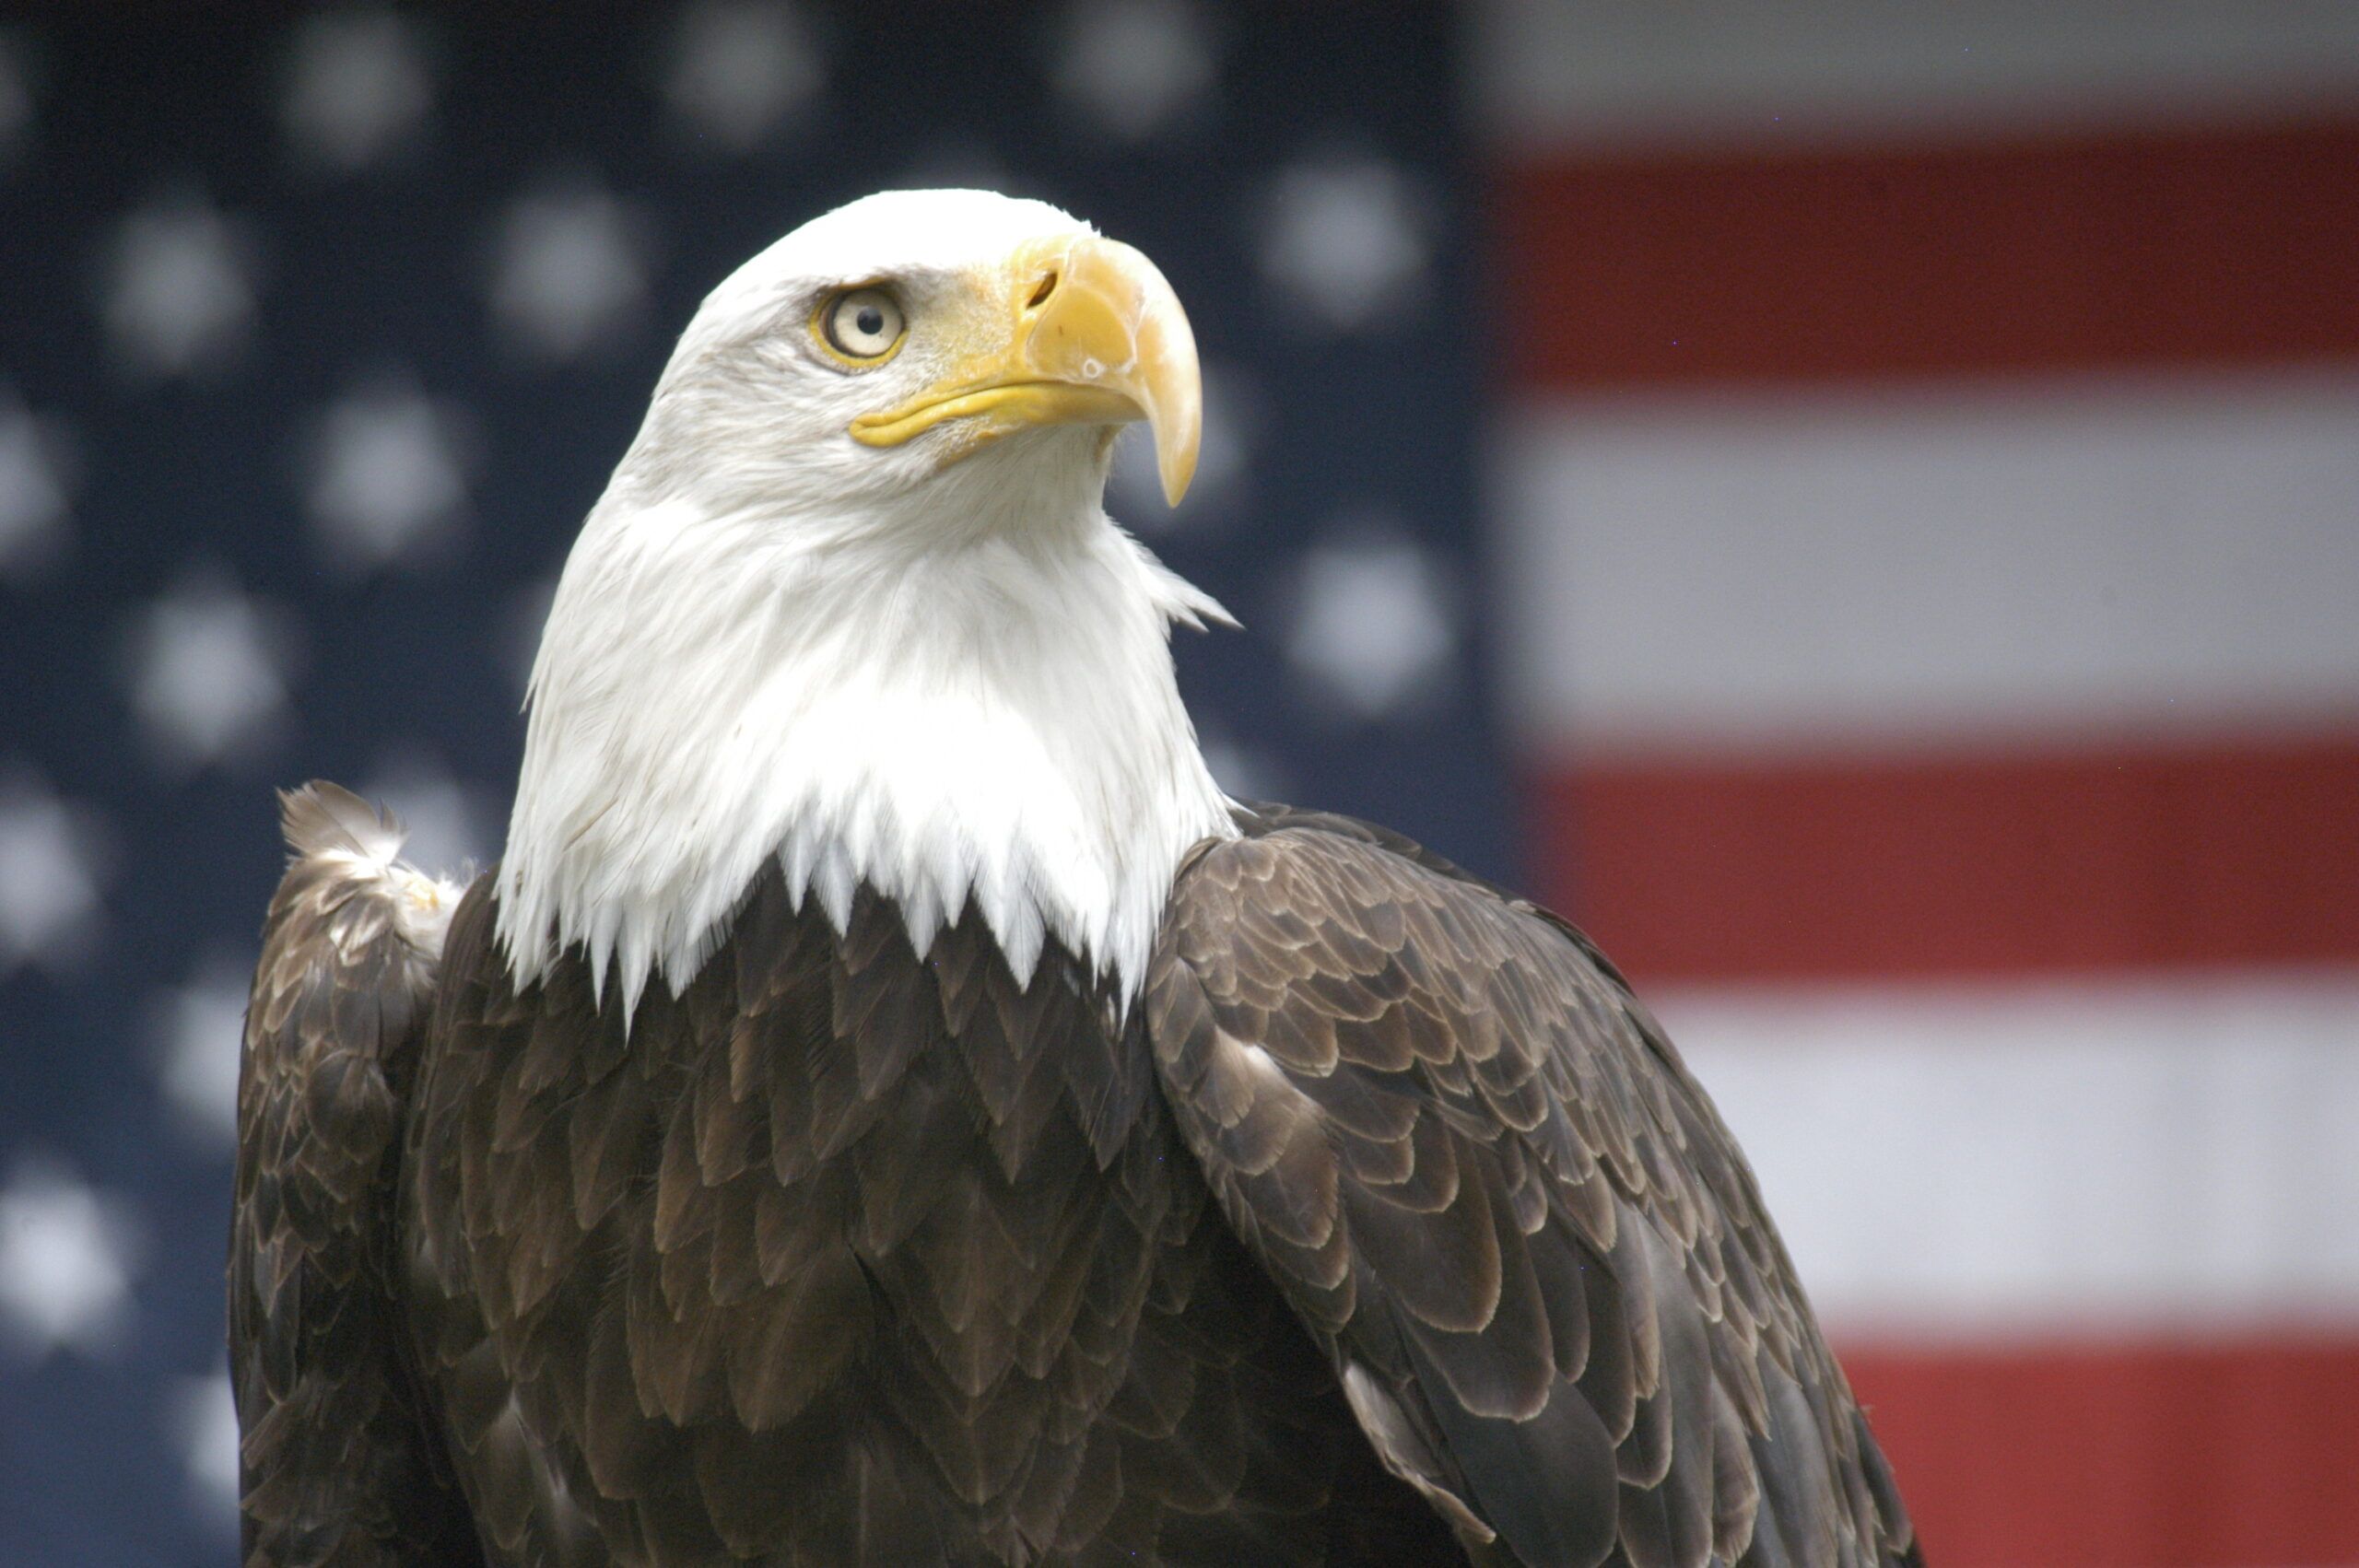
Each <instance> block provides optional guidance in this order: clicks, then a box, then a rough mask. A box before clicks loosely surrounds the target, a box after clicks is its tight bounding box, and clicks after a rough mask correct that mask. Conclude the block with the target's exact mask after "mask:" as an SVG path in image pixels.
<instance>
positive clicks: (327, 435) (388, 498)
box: [307, 376, 467, 575]
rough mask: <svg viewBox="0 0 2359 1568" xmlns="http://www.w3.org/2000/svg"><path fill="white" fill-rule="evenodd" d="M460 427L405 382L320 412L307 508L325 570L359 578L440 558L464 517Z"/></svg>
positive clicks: (365, 389)
mask: <svg viewBox="0 0 2359 1568" xmlns="http://www.w3.org/2000/svg"><path fill="white" fill-rule="evenodd" d="M463 427H464V421H463V420H462V419H461V418H460V417H459V416H458V415H456V413H455V412H454V411H453V410H452V409H451V408H450V406H449V405H448V404H437V403H434V402H432V401H430V400H428V398H427V397H426V396H425V395H424V394H423V393H422V392H419V391H418V389H417V385H416V383H415V382H413V381H412V380H409V379H408V378H407V377H405V376H388V377H385V378H382V379H381V380H375V381H371V382H369V383H368V384H365V385H363V386H360V387H358V388H356V389H355V390H354V391H352V392H348V393H346V395H345V396H344V397H343V398H341V399H339V400H338V401H337V402H336V403H335V404H334V405H333V406H332V407H330V408H329V409H328V411H327V413H326V414H325V415H323V417H322V419H321V421H320V430H319V435H318V439H316V441H315V442H314V443H313V447H312V453H311V485H310V487H309V491H308V495H307V500H308V502H309V505H310V509H311V523H312V527H313V530H314V531H315V532H316V533H317V535H318V537H319V541H320V544H321V547H322V549H323V551H324V552H325V554H326V556H327V557H328V560H329V561H330V562H331V563H332V564H333V565H334V566H335V567H337V568H339V569H341V570H343V571H345V572H347V573H351V574H355V575H358V574H360V573H365V572H369V571H373V570H375V569H376V568H380V567H385V566H394V565H417V564H421V563H422V562H423V561H425V560H428V559H430V558H432V557H434V556H437V555H438V554H441V553H445V552H446V551H447V549H448V547H449V546H450V545H451V544H453V543H454V542H455V541H456V539H457V537H458V533H459V524H460V522H461V521H462V519H463V517H464V512H465V509H466V501H467V481H466V465H465V462H464V443H463V441H462V439H461V431H462V429H463Z"/></svg>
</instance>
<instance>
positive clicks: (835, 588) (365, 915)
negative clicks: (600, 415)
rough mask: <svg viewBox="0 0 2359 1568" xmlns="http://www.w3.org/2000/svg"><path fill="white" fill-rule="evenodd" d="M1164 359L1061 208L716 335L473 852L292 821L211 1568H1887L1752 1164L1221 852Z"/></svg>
mask: <svg viewBox="0 0 2359 1568" xmlns="http://www.w3.org/2000/svg"><path fill="white" fill-rule="evenodd" d="M1199 397H1200V393H1199V382H1198V374H1197V365H1196V356H1195V348H1194V343H1193V340H1192V338H1191V334H1190V331H1189V327H1188V322H1187V320H1186V318H1185V316H1184V315H1183V314H1182V313H1181V310H1180V305H1179V303H1178V301H1177V299H1176V298H1174V296H1173V294H1172V291H1171V289H1170V287H1169V286H1168V284H1167V283H1166V282H1165V280H1164V278H1163V277H1162V275H1160V274H1159V273H1158V272H1157V271H1156V268H1155V267H1154V266H1153V265H1152V264H1151V263H1149V262H1148V261H1147V259H1146V258H1145V257H1144V256H1143V255H1141V254H1140V253H1139V252H1137V251H1135V250H1133V249H1131V248H1129V247H1128V246H1125V245H1121V244H1119V243H1116V242H1114V241H1112V240H1107V239H1104V238H1101V237H1100V236H1098V235H1097V233H1096V232H1095V231H1093V230H1092V229H1091V228H1088V227H1087V226H1086V225H1085V224H1082V223H1080V222H1078V221H1076V220H1075V219H1074V218H1073V217H1071V216H1067V215H1066V214H1064V213H1062V212H1060V211H1058V210H1056V209H1055V208H1053V207H1050V206H1047V205H1042V204H1040V203H1037V202H1028V201H1016V200H1011V199H1008V198H1005V197H1003V196H999V195H994V194H989V193H973V192H921V193H887V194H883V195H877V196H872V197H869V198H867V199H865V200H863V201H860V202H856V203H853V204H852V205H849V206H846V207H843V208H841V209H839V210H838V211H835V212H833V213H830V214H827V216H822V217H820V218H817V219H816V220H815V221H813V222H811V223H809V224H806V225H805V226H804V227H803V228H800V229H798V230H796V231H795V232H794V233H792V234H791V235H789V236H788V237H787V238H786V239H784V240H780V241H779V242H778V243H777V244H776V245H774V246H772V247H771V248H770V249H769V250H768V251H766V252H763V253H762V254H760V255H758V256H757V257H756V258H755V259H754V260H753V261H751V262H749V263H746V264H745V266H744V267H743V268H741V269H740V270H739V271H738V272H737V273H735V274H734V275H732V276H731V277H730V278H728V279H727V280H726V281H725V282H723V283H722V285H721V286H720V287H718V288H717V289H715V290H714V291H713V293H712V294H711V295H710V298H707V299H706V300H705V302H704V305H703V307H702V309H700V310H698V313H697V315H696V317H695V319H694V321H693V322H690V324H689V326H688V328H687V333H686V334H685V335H684V337H683V338H682V339H681V341H680V344H679V346H678V348H677V350H676V352H675V354H674V355H673V356H672V358H671V360H670V363H669V364H668V366H667V367H666V369H664V371H663V377H662V379H661V380H660V381H659V382H658V384H657V386H656V389H655V392H654V397H653V401H652V404H651V407H650V409H649V411H648V415H647V418H646V422H645V424H644V426H643V427H642V428H641V429H640V433H639V435H638V437H637V439H635V440H634V441H633V442H632V444H631V446H630V448H629V450H628V452H627V453H626V454H625V455H624V457H623V459H622V461H621V463H620V465H619V466H618V467H617V468H616V471H615V474H614V477H613V480H612V482H611V484H610V485H609V486H608V487H607V489H606V491H605V493H604V497H603V498H601V499H600V501H599V502H598V504H597V506H596V508H595V509H593V511H592V512H591V514H590V517H589V519H588V521H587V522H586V524H585V525H584V527H583V528H582V530H581V536H580V539H579V541H578V543H577V544H575V546H574V548H573V552H572V555H571V556H570V558H569V562H568V564H567V566H566V568H565V572H564V576H563V579H562V581H561V583H560V585H559V587H558V589H557V597H556V600H555V603H554V604H553V606H552V608H551V610H550V613H549V617H548V623H547V626H546V634H545V636H544V638H543V641H542V644H541V647H540V651H539V656H538V661H537V662H536V664H535V666H534V672H533V677H532V684H531V695H530V720H529V723H528V727H527V738H526V745H525V755H524V762H523V768H522V778H521V779H520V781H519V785H518V790H517V795H516V803H515V811H514V816H513V819H512V821H511V825H510V829H509V837H508V843H507V849H506V854H505V857H504V858H503V859H502V860H501V861H500V862H499V865H498V867H497V868H496V869H495V870H493V871H491V872H486V873H485V874H483V875H482V876H480V877H478V878H476V879H475V881H474V883H473V884H472V885H471V886H466V887H464V888H462V887H460V886H457V885H454V884H452V883H444V882H441V881H439V880H437V879H435V878H433V877H430V876H428V875H426V874H424V873H422V872H418V871H416V870H414V869H412V868H410V867H409V866H407V865H406V864H405V863H403V862H402V861H401V860H399V859H398V858H397V855H398V850H399V847H400V832H399V828H398V825H396V824H395V823H394V822H393V820H392V819H391V818H390V817H388V816H383V815H380V814H378V813H375V812H373V811H371V810H370V808H368V807H366V806H364V805H363V804H362V803H361V802H358V800H356V799H355V798H353V797H352V796H350V795H348V794H346V793H345V792H344V791H342V790H337V789H335V788H334V787H333V786H329V785H324V784H315V785H312V786H309V787H307V788H305V789H302V790H296V791H294V792H292V793H291V794H290V795H288V797H287V798H286V801H285V825H286V829H287V835H288V843H289V846H290V848H291V850H292V860H291V864H290V868H289V870H288V872H287V875H286V879H285V881H284V883H282V884H281V886H280V888H279V890H278V893H277V895H276V898H275V900H274V901H273V903H272V905H271V907H270V912H269V916H268V922H267V926H266V930H265V935H264V952H263V957H262V962H261V966H260V970H259V973H258V974H257V975H256V977H255V980H254V988H253V992H252V1005H251V1010H250V1012H249V1014H248V1020H247V1025H246V1038H245V1057H244V1063H243V1072H242V1078H241V1084H240V1090H239V1123H240V1142H239V1154H238V1166H237V1205H236V1214H235V1220H234V1224H233V1234H232V1238H231V1248H230V1259H229V1315H230V1336H231V1354H232V1360H233V1363H234V1367H235V1387H236V1391H237V1402H238V1413H239V1419H240V1422H241V1428H242V1432H243V1443H242V1447H241V1467H242V1472H243V1501H242V1510H243V1528H244V1549H245V1556H246V1561H247V1562H249V1563H251V1564H256V1565H261V1564H281V1565H288V1568H293V1565H298V1564H352V1565H358V1564H370V1563H395V1562H398V1563H480V1564H487V1565H488V1564H604V1563H630V1564H644V1565H647V1568H684V1565H688V1564H695V1565H698V1568H707V1565H718V1564H725V1563H734V1562H762V1563H770V1564H809V1565H814V1568H847V1565H852V1564H933V1563H940V1564H992V1563H1000V1564H1011V1565H1014V1564H1048V1563H1057V1564H1066V1563H1071V1564H1081V1563H1123V1564H1145V1563H1164V1564H1221V1565H1237V1564H1247V1565H1251V1564H1296V1563H1303V1564H1309V1563H1322V1562H1323V1563H1334V1564H1373V1563H1416V1564H1432V1563H1443V1562H1470V1563H1476V1564H1493V1565H1506V1564H1520V1565H1524V1568H1543V1565H1544V1568H1575V1565H1586V1564H1596V1563H1617V1564H1631V1565H1634V1568H1674V1565H1676V1568H1696V1565H1701V1564H1706V1563H1719V1564H1737V1563H1743V1564H1763V1565H1767V1564H1796V1565H1802V1564H1829V1563H1844V1564H1860V1565H1863V1568H1872V1565H1882V1564H1889V1563H1906V1562H1917V1561H1919V1559H1918V1556H1917V1551H1916V1547H1915V1544H1914V1541H1913V1538H1912V1533H1911V1530H1910V1527H1909V1524H1908V1520H1907V1514H1906V1512H1905V1511H1904V1509H1903V1507H1902V1504H1901V1501H1900V1498H1899V1495H1898V1493H1897V1492H1896V1491H1895V1487H1894V1484H1893V1480H1892V1477H1891V1475H1890V1473H1889V1471H1888V1469H1887V1468H1886V1466H1885V1464H1884V1459H1883V1457H1881V1455H1880V1454H1879V1452H1878V1450H1877V1447H1876V1444H1875V1441H1874V1439H1873V1438H1872V1436H1871V1435H1870V1433H1869V1430H1868V1426H1867V1423H1866V1422H1865V1421H1864V1419H1863V1418H1862V1416H1861V1413H1860V1410H1859V1407H1858V1406H1857V1405H1856V1404H1855V1403H1854V1401H1853V1399H1852V1397H1851V1394H1850V1391H1849V1389H1848V1387H1847V1386H1846V1384H1845V1382H1844V1378H1843V1374H1842V1372H1841V1371H1840V1370H1839V1369H1838V1367H1837V1364H1836V1363H1835V1361H1834V1359H1833V1358H1832V1357H1831V1356H1830V1355H1829V1353H1828V1352H1827V1349H1826V1346H1825V1343H1824V1342H1823V1340H1821V1338H1820V1335H1819V1331H1818V1328H1817V1327H1816V1325H1815V1323H1814V1322H1813V1318H1812V1316H1811V1310H1810V1307H1809V1305H1808V1304H1807V1302H1806V1301H1805V1300H1804V1298H1803V1294H1802V1288H1801V1286H1800V1285H1799V1284H1798V1283H1797V1281H1796V1280H1795V1278H1794V1272H1793V1270H1792V1267H1791V1265H1790V1263H1789V1261H1788V1259H1787V1257H1786V1254H1785V1252H1784V1250H1783V1248H1782V1246H1780V1244H1779V1242H1778V1235H1777V1233H1776V1231H1775V1230H1774V1229H1773V1228H1772V1227H1771V1225H1770V1223H1769V1220H1768V1218H1767V1216H1766V1214H1765V1213H1764V1211H1763V1209H1762V1204H1761V1199H1760V1195H1759V1193H1758V1192H1757V1191H1756V1189H1755V1184H1754V1179H1753V1176H1752V1175H1751V1174H1750V1172H1749V1171H1748V1170H1747V1169H1746V1166H1745V1164H1744V1160H1743V1156H1742V1155H1741V1154H1740V1153H1738V1151H1737V1148H1736V1145H1735V1143H1734V1142H1733V1141H1731V1138H1730V1135H1729V1132H1728V1130H1727V1129H1726V1128H1724V1127H1723V1126H1722V1125H1721V1123H1720V1119H1719V1116H1718V1115H1717V1114H1715V1112H1714V1110H1713V1108H1712V1106H1711V1103H1710V1101H1709V1100H1708V1099H1707V1098H1706V1097H1705V1094H1704V1092H1703V1091H1702V1090H1701V1089H1700V1088H1699V1087H1697V1085H1696V1082H1695V1081H1694V1080H1693V1079H1692V1078H1690V1077H1689V1076H1688V1073H1687V1071H1686V1070H1685V1069H1684V1067H1683V1066H1682V1065H1681V1062H1680V1059H1679V1057H1678V1055H1677V1053H1676V1052H1674V1051H1673V1050H1672V1047H1671V1045H1670V1043H1669V1042H1668V1041H1667V1040H1666V1039H1665V1038H1664V1037H1663V1035H1662V1033H1661V1030H1660V1029H1659V1028H1658V1027H1657V1025H1656V1024H1655V1023H1654V1022H1653V1020H1652V1019H1651V1018H1650V1017H1649V1015H1648V1013H1647V1012H1646V1011H1645V1010H1644V1009H1643V1008H1642V1007H1641V1006H1640V1005H1639V1004H1638V1002H1637V1000H1635V999H1634V998H1633V996H1632V995H1631V993H1630V989H1629V988H1628V986H1627V985H1625V983H1624V981H1623V979H1622V977H1620V976H1619V975H1618V974H1616V973H1615V971H1614V968H1613V967H1612V965H1609V964H1608V963H1607V962H1606V961H1605V960H1604V959H1603V958H1602V956H1600V954H1598V952H1597V950H1596V949H1595V948H1594V947H1592V946H1591V945H1590V943H1589V942H1588V941H1587V940H1586V939H1584V938H1583V937H1582V936H1581V934H1580V933H1579V932H1578V931H1576V930H1574V929H1573V928H1572V927H1570V926H1569V925H1567V924H1566V923H1565V922H1564V921H1563V920H1561V919H1557V918H1556V917H1555V916H1554V915H1552V914H1550V913H1548V912H1547V911H1545V910H1543V909H1541V908H1538V907H1534V906H1533V905H1532V904H1531V903H1529V902H1526V901H1525V900H1523V899H1521V898H1519V897H1517V896H1516V895H1513V894H1512V893H1509V892H1507V891H1505V890H1503V889H1501V888H1498V887H1496V886H1494V885H1492V884H1490V883H1485V882H1484V881H1482V880H1480V879H1478V878H1476V877H1473V876H1472V875H1469V874H1468V873H1466V872H1462V871H1461V870H1459V869H1458V868H1456V867H1454V866H1452V865H1450V864H1449V862H1447V861H1445V860H1442V859H1440V858H1439V857H1438V856H1436V855H1433V854H1430V853H1428V852H1426V850H1424V849H1422V848H1419V847H1418V846H1416V845H1415V844H1413V843H1411V842H1409V841H1407V840H1406V839H1404V838H1402V837H1399V836H1397V835H1395V834H1392V833H1390V832H1387V831H1385V830H1383V829H1381V828H1379V827H1374V826H1370V825H1366V824H1363V823H1359V822H1356V821H1352V820H1348V819H1346V818H1344V817H1339V816H1332V815H1328V814H1324V813H1319V812H1312V811H1301V810H1296V809H1293V808H1289V807H1285V806H1274V805H1258V804H1248V803H1244V802H1236V801H1232V800H1229V799H1227V798H1226V797H1225V796H1224V795H1223V793H1222V791H1221V790H1219V789H1218V788H1217V787H1216V786H1215V783H1214V781H1213V778H1212V776H1211V774H1210V773H1209V772H1208V771H1207V770H1206V767H1205V765H1204V761H1203V756H1202V755H1201V754H1200V752H1199V750H1198V747H1197V744H1196V741H1195V737H1194V733H1193V731H1192V729H1191V725H1190V722H1189V720H1188V716H1187V713H1186V711H1185V710H1184V709H1183V708H1182V707H1181V704H1180V696H1179V692H1178V689H1177V687H1176V685H1175V683H1174V679H1173V671H1172V662H1171V658H1170V652H1169V647H1168V638H1169V631H1170V627H1171V626H1172V624H1173V623H1175V622H1178V623H1181V624H1186V625H1190V626H1201V625H1202V624H1203V623H1204V622H1206V621H1208V620H1218V619H1221V618H1223V616H1222V612H1221V610H1220V608H1219V606H1218V605H1217V604H1215V603H1213V601H1212V600H1210V599H1209V598H1207V597H1206V596H1205V595H1204V594H1203V593H1201V592H1199V591H1197V590H1195V589H1193V588H1191V587H1190V586H1189V585H1188V584H1187V583H1185V582H1183V581H1181V580H1180V579H1178V578H1177V577H1175V576H1173V575H1172V574H1171V573H1170V572H1168V570H1166V569H1165V568H1163V567H1162V566H1161V565H1159V564H1158V563H1157V562H1156V560H1155V559H1154V557H1153V556H1150V555H1149V554H1148V553H1147V552H1146V551H1145V550H1144V549H1143V548H1142V547H1141V546H1140V545H1139V544H1136V543H1135V542H1133V540H1132V539H1131V538H1130V537H1129V536H1128V535H1127V534H1125V533H1124V532H1122V531H1121V529H1119V528H1117V527H1116V526H1115V525H1114V524H1113V523H1112V522H1111V521H1109V519H1108V518H1107V515H1106V513H1105V511H1104V509H1103V507H1102V504H1101V495H1102V490H1103V486H1104V483H1105V480H1106V475H1107V467H1108V461H1109V450H1110V447H1111V443H1112V439H1113V436H1114V433H1115V431H1116V429H1117V427H1119V426H1121V425H1122V424H1124V423H1126V422H1131V421H1137V420H1144V421H1145V422H1146V424H1147V425H1148V427H1150V429H1151V431H1152V435H1153V439H1154V445H1155V452H1156V459H1157V463H1158V467H1159V470H1160V473H1161V476H1162V480H1163V483H1164V486H1165V487H1166V489H1167V491H1168V493H1169V494H1170V495H1171V496H1172V497H1174V499H1175V500H1176V499H1177V497H1179V495H1180V492H1181V491H1182V490H1183V489H1184V488H1185V487H1186V486H1187V484H1188V480H1189V477H1190V474H1191V470H1192V468H1193V465H1194V462H1195V454H1196V445H1197V439H1198V429H1199V411H1200V404H1199Z"/></svg>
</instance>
